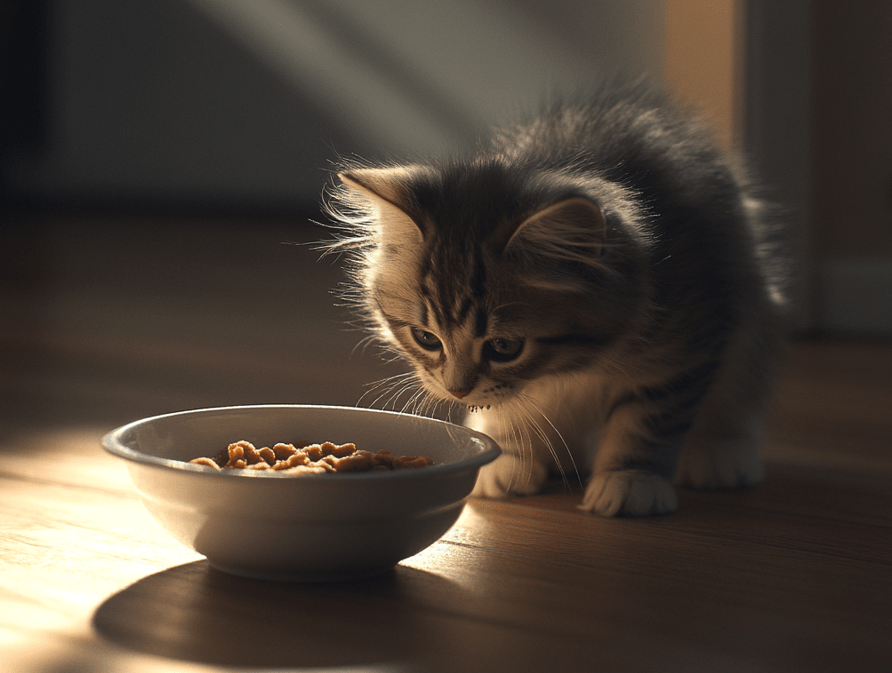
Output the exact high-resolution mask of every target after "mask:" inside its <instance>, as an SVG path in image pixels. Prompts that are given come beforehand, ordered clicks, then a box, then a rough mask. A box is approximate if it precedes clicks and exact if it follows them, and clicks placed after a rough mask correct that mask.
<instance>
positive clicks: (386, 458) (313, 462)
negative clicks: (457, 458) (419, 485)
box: [191, 440, 433, 474]
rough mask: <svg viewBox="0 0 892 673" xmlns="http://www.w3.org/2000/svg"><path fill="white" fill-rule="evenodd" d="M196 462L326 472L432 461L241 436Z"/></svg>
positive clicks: (349, 445)
mask: <svg viewBox="0 0 892 673" xmlns="http://www.w3.org/2000/svg"><path fill="white" fill-rule="evenodd" d="M191 462H192V463H195V464H196V465H204V466H206V467H212V468H213V469H216V470H220V469H248V470H259V471H265V470H273V471H276V472H281V473H283V474H325V473H327V472H369V471H371V470H375V471H385V470H402V469H412V468H418V467H425V466H427V465H431V464H433V461H432V460H431V459H430V458H427V457H426V456H394V455H393V454H391V453H390V452H389V451H385V450H381V451H378V452H377V453H375V454H373V453H371V452H370V451H364V450H360V449H357V448H356V445H355V444H352V443H347V444H335V443H333V442H323V443H322V444H309V445H302V446H301V448H296V447H295V445H294V444H284V443H279V444H275V445H274V446H273V447H272V448H269V447H266V446H265V447H263V448H262V449H256V448H255V447H254V445H253V444H252V443H251V442H248V441H246V440H239V441H238V442H233V443H232V444H230V445H229V446H228V447H226V448H225V449H223V450H222V451H220V453H218V454H217V455H216V457H214V458H205V457H202V458H195V459H194V460H192V461H191Z"/></svg>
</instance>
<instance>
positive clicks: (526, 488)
mask: <svg viewBox="0 0 892 673" xmlns="http://www.w3.org/2000/svg"><path fill="white" fill-rule="evenodd" d="M547 478H548V471H547V470H546V469H545V467H544V466H543V465H540V464H538V463H532V464H531V463H530V462H529V461H523V460H520V459H519V458H517V457H516V456H513V455H511V454H504V453H503V454H502V455H501V456H499V457H498V458H496V459H495V460H494V461H493V462H492V463H490V464H489V465H485V466H484V467H482V468H481V469H480V474H479V475H478V476H477V483H476V484H475V485H474V490H473V491H472V492H471V495H472V496H473V497H476V498H494V499H498V498H506V497H508V496H509V495H531V494H533V493H536V492H538V491H539V490H540V489H541V488H542V486H543V485H544V484H545V481H546V479H547Z"/></svg>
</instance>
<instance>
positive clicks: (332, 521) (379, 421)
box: [102, 405, 499, 581]
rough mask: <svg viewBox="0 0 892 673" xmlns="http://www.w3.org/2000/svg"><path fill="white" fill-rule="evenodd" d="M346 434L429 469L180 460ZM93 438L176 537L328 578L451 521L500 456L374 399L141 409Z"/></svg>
mask: <svg viewBox="0 0 892 673" xmlns="http://www.w3.org/2000/svg"><path fill="white" fill-rule="evenodd" d="M242 439H245V440H248V441H250V442H252V443H253V444H255V446H257V447H258V448H260V447H261V446H272V445H273V444H276V443H278V442H285V443H289V442H291V443H296V442H299V441H306V442H323V441H330V442H334V443H336V444H343V443H347V442H353V443H355V444H356V446H357V448H359V449H365V450H368V451H371V452H373V453H374V452H376V451H379V450H381V449H386V450H388V451H390V452H391V453H392V454H394V455H425V456H429V457H430V458H431V459H433V461H434V464H433V465H430V466H428V467H422V468H416V469H407V470H397V471H392V472H384V471H381V472H362V473H346V474H340V473H337V474H322V475H314V474H310V475H291V476H289V475H283V474H279V473H276V472H270V471H264V472H258V471H254V470H223V471H214V470H212V469H210V468H207V467H201V466H199V465H193V464H190V463H189V462H188V461H189V460H191V459H193V458H197V457H199V456H214V455H216V454H217V453H218V452H219V451H220V450H221V449H223V448H225V447H226V446H227V445H229V444H230V443H232V442H235V441H238V440H242ZM102 445H103V446H104V447H105V449H106V450H107V451H109V452H110V453H112V454H114V455H116V456H118V457H120V458H123V459H125V460H127V466H128V469H129V471H130V476H131V478H132V480H133V484H134V486H135V487H136V490H137V492H138V493H139V495H140V496H141V497H142V500H143V503H144V504H145V506H146V508H147V509H148V510H149V512H150V513H151V514H152V515H153V516H154V517H155V518H156V519H157V520H158V521H159V522H160V523H161V525H162V526H164V528H166V529H167V530H168V531H169V532H170V533H171V534H172V535H173V536H174V537H175V538H176V539H178V540H179V541H180V542H183V543H184V544H186V545H188V546H190V547H192V548H193V549H195V550H196V551H197V552H199V553H200V554H203V555H205V556H206V557H207V559H208V561H209V562H210V564H211V565H213V566H214V567H216V568H219V569H220V570H224V571H226V572H230V573H235V574H238V575H245V576H249V577H257V578H264V579H275V580H290V581H327V580H346V579H355V578H359V577H366V576H371V575H375V574H378V573H382V572H385V571H387V570H389V569H390V568H392V567H393V566H394V565H395V564H396V563H397V562H399V561H401V560H402V559H404V558H407V557H409V556H412V555H413V554H416V553H418V552H419V551H421V550H422V549H424V548H426V547H428V546H429V545H431V544H433V543H434V542H435V541H436V540H438V539H439V538H440V537H441V536H442V535H443V534H444V533H445V532H446V531H448V530H449V528H451V527H452V525H453V524H454V523H455V521H456V519H457V518H458V516H459V514H461V511H462V508H463V507H464V504H465V500H466V498H467V496H468V495H469V494H470V493H471V490H472V489H473V488H474V482H475V480H476V478H477V472H478V470H479V469H480V467H482V466H483V465H485V464H486V463H489V462H490V461H492V460H494V459H495V458H496V456H498V454H499V448H498V446H497V445H496V444H495V442H494V441H493V440H492V439H490V438H489V437H487V436H486V435H483V434H481V433H479V432H475V431H473V430H470V429H468V428H464V427H461V426H457V425H453V424H451V423H445V422H443V421H438V420H434V419H430V418H421V417H418V416H412V415H407V414H398V413H393V412H388V411H378V410H373V409H355V408H344V407H323V406H302V405H262V406H242V407H220V408H213V409H198V410H195V411H184V412H180V413H173V414H167V415H164V416H156V417H154V418H147V419H143V420H140V421H136V422H134V423H130V424H128V425H125V426H122V427H120V428H118V429H117V430H114V431H112V432H110V433H108V434H107V435H106V436H105V437H103V438H102Z"/></svg>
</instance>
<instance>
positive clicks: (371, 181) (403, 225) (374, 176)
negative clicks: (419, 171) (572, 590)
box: [338, 167, 423, 243]
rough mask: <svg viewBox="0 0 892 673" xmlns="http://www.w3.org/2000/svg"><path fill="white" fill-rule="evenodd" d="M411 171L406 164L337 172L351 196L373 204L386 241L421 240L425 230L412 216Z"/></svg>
mask: <svg viewBox="0 0 892 673" xmlns="http://www.w3.org/2000/svg"><path fill="white" fill-rule="evenodd" d="M411 177H412V173H411V171H410V170H409V169H408V168H405V167H394V168H358V169H354V170H349V171H344V172H343V173H339V174H338V178H340V180H341V182H342V183H343V184H344V186H346V187H347V189H348V191H349V192H350V196H351V197H352V198H353V199H358V200H359V201H360V202H361V204H362V205H365V206H366V207H370V208H371V209H372V211H373V212H374V214H375V222H376V224H377V226H378V228H379V231H380V234H381V236H382V237H383V238H384V240H385V241H393V242H396V241H399V242H402V243H407V242H420V241H421V240H422V238H423V232H422V230H421V227H420V225H419V224H418V222H416V221H415V219H414V218H413V217H412V216H411V215H409V212H410V211H411V210H412V207H411V206H412V197H411V194H410V192H409V189H408V184H409V181H410V180H411Z"/></svg>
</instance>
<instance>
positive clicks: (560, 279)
mask: <svg viewBox="0 0 892 673" xmlns="http://www.w3.org/2000/svg"><path fill="white" fill-rule="evenodd" d="M338 177H339V184H337V185H336V186H335V187H334V188H333V190H332V192H331V194H330V197H331V198H330V199H329V200H328V202H327V206H328V209H329V212H330V213H331V214H332V216H333V217H334V220H335V223H336V226H337V227H338V228H339V229H340V233H339V235H338V236H337V238H336V240H335V241H334V242H333V243H331V244H330V245H329V246H328V247H329V249H330V250H331V251H335V252H344V253H347V256H348V259H349V260H350V265H349V272H350V278H351V283H350V285H349V286H348V287H347V288H346V291H345V293H344V294H345V296H346V297H347V298H348V299H349V300H351V301H352V302H353V303H355V304H356V305H357V308H358V309H359V311H360V312H361V314H362V316H363V317H364V318H365V319H366V320H367V322H368V325H369V326H370V328H371V330H372V332H373V334H374V336H375V337H376V338H377V340H379V341H380V342H381V343H382V344H384V345H385V346H386V347H387V348H388V349H390V350H391V351H394V352H395V353H397V354H398V355H399V356H401V357H403V358H405V359H406V360H408V362H410V363H411V364H412V369H413V372H412V374H411V377H412V380H413V382H414V383H415V384H417V385H418V386H419V391H424V392H423V394H424V395H427V396H429V397H428V399H430V400H434V401H442V402H446V403H452V404H456V405H461V406H462V408H463V409H466V410H467V413H466V414H464V416H465V418H464V419H463V420H464V422H466V423H467V424H468V425H470V426H471V427H474V428H476V429H479V430H481V431H483V432H485V433H487V434H489V435H490V436H492V437H493V438H494V439H496V441H497V442H498V443H499V444H500V446H501V447H502V449H503V454H502V456H501V457H499V458H498V459H497V460H496V461H495V462H494V463H492V464H491V465H489V466H487V467H485V468H484V469H483V470H482V471H481V474H480V477H479V479H478V482H477V485H476V488H475V491H474V494H475V495H477V496H482V497H488V498H499V497H505V496H506V495H510V494H530V493H534V492H536V491H538V490H539V489H540V488H541V487H542V486H543V485H544V483H545V482H546V480H547V478H548V476H549V473H550V472H552V471H553V470H554V468H557V469H559V470H560V471H561V473H563V474H565V475H566V474H568V473H570V474H573V473H575V474H579V475H582V474H585V475H590V476H588V480H587V484H586V487H585V493H584V496H583V498H582V503H581V505H580V507H581V508H582V509H584V510H586V511H590V512H594V513H598V514H602V515H607V516H613V515H628V516H644V515H653V514H664V513H668V512H672V511H674V510H675V509H676V504H677V499H676V492H675V487H674V483H680V484H683V485H688V486H692V487H695V488H734V487H740V486H750V485H753V484H756V483H757V482H759V481H760V479H761V478H762V467H761V463H760V460H759V455H758V453H759V448H760V446H761V444H762V443H763V434H764V424H765V413H766V407H767V406H768V403H769V400H770V393H771V388H772V380H773V374H774V370H775V360H776V358H777V355H778V352H779V349H780V346H781V344H782V335H783V329H782V317H781V315H782V305H783V296H782V290H783V283H782V276H781V274H780V273H778V271H779V270H782V262H783V260H782V259H781V258H779V257H778V256H777V255H776V254H775V252H774V250H775V248H774V247H773V240H774V237H773V235H774V233H775V231H776V228H775V226H774V224H773V223H772V222H771V221H770V220H769V218H768V217H767V216H766V215H765V213H766V212H767V210H766V209H765V208H764V207H763V206H762V204H761V201H760V199H759V197H758V194H757V193H756V190H755V188H754V187H753V185H751V184H750V181H749V180H748V179H747V177H746V175H745V173H744V171H743V170H742V169H741V168H739V167H738V166H737V164H736V163H735V162H734V161H732V160H731V159H729V158H728V157H727V156H726V155H725V153H724V152H722V151H720V149H719V148H718V147H717V145H716V144H715V143H714V142H713V141H712V139H711V136H710V134H709V133H708V132H707V131H706V130H705V129H704V127H703V125H702V124H701V123H700V122H699V121H697V120H696V119H693V118H691V117H689V116H687V115H686V114H683V113H681V112H679V111H677V110H676V108H674V107H673V106H672V105H670V104H668V102H667V100H666V98H665V97H664V96H663V95H662V94H661V93H659V92H656V91H655V90H654V89H652V88H650V87H648V86H646V85H641V84H635V85H618V86H614V85H608V86H604V87H603V88H602V89H601V90H600V91H598V92H597V94H596V95H593V96H592V97H590V98H589V99H587V100H585V101H584V102H580V103H561V104H557V105H554V106H552V107H550V108H549V109H547V110H546V111H545V112H544V114H542V115H541V116H539V117H537V118H535V119H532V120H531V121H526V122H520V123H517V124H515V125H513V126H509V127H506V128H503V129H501V130H499V131H497V132H496V133H495V134H494V136H493V137H492V139H491V140H489V141H487V142H486V143H481V145H480V146H479V148H478V150H477V151H475V152H474V153H472V154H471V155H470V156H465V157H457V158H447V159H433V160H430V161H427V162H421V163H418V162H416V163H410V164H377V165H375V164H366V163H363V162H360V161H356V160H350V161H344V162H342V165H341V166H340V169H339V173H338ZM419 394H422V393H420V392H419Z"/></svg>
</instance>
